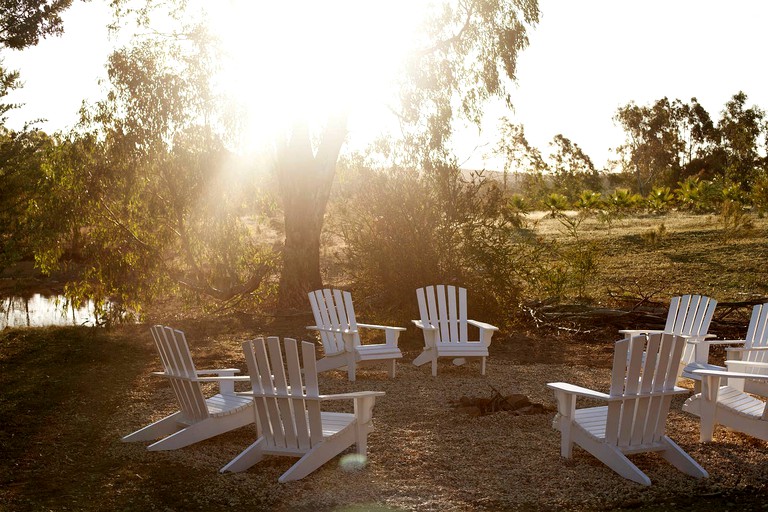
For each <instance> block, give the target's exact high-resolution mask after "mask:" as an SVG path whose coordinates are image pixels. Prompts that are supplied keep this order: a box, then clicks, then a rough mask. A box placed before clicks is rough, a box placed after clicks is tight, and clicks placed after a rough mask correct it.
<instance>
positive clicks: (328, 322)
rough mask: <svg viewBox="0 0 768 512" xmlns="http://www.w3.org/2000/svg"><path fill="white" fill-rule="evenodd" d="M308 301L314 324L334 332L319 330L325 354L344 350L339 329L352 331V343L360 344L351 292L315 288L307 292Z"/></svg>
mask: <svg viewBox="0 0 768 512" xmlns="http://www.w3.org/2000/svg"><path fill="white" fill-rule="evenodd" d="M309 303H310V304H311V305H312V314H313V315H314V316H315V325H317V326H318V327H320V328H322V329H332V330H334V331H336V332H328V331H327V330H325V331H324V330H320V340H321V341H322V343H323V350H324V351H325V355H327V356H328V355H333V354H338V353H339V352H344V338H343V336H342V334H341V331H345V330H349V331H352V332H354V335H353V343H354V345H355V346H358V345H360V335H359V334H358V333H357V319H356V318H355V308H354V307H353V306H352V294H351V293H349V292H346V291H345V292H343V291H341V290H335V289H333V290H331V289H327V288H326V289H324V290H315V291H313V292H309Z"/></svg>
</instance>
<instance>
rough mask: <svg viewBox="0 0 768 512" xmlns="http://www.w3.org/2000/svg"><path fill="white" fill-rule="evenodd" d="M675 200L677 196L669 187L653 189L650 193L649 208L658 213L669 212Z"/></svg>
mask: <svg viewBox="0 0 768 512" xmlns="http://www.w3.org/2000/svg"><path fill="white" fill-rule="evenodd" d="M674 199H675V195H674V194H673V193H672V190H671V189H670V188H669V187H653V190H651V191H650V192H649V193H648V198H647V202H648V208H650V209H651V211H653V212H657V213H661V212H666V211H669V209H670V208H671V207H672V202H673V201H674Z"/></svg>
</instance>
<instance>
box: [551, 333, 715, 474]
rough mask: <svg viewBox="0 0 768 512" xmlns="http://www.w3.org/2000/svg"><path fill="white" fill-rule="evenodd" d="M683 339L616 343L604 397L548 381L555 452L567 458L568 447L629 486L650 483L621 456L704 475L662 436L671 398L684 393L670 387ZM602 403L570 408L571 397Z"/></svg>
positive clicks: (666, 337) (639, 337)
mask: <svg viewBox="0 0 768 512" xmlns="http://www.w3.org/2000/svg"><path fill="white" fill-rule="evenodd" d="M684 345H685V339H684V338H683V337H681V336H674V335H671V334H658V333H656V334H651V335H648V336H645V335H637V336H633V337H631V338H627V339H624V340H621V341H618V342H616V348H615V352H614V356H613V373H612V375H611V388H610V392H609V393H608V394H606V393H600V392H597V391H593V390H591V389H587V388H583V387H580V386H575V385H573V384H566V383H564V382H554V383H549V384H547V387H549V388H551V389H553V390H554V391H555V397H556V398H557V411H558V414H557V416H555V420H554V422H553V425H552V426H553V427H554V428H556V429H558V430H560V435H561V445H560V452H561V454H562V456H563V457H566V458H571V456H572V450H573V443H576V444H578V445H579V446H581V447H582V448H584V449H585V450H586V451H588V452H589V453H591V454H592V455H594V456H595V457H597V458H598V459H600V461H602V462H603V463H604V464H606V465H607V466H608V467H610V468H611V469H613V470H614V471H615V472H617V473H618V474H620V475H621V476H623V477H624V478H628V479H630V480H632V481H634V482H637V483H640V484H643V485H650V484H651V480H650V479H649V478H648V476H646V475H645V474H644V473H643V472H642V471H640V469H639V468H638V467H637V466H635V465H634V464H633V463H632V462H631V461H630V460H629V459H628V458H627V455H629V454H633V453H640V452H660V453H661V455H662V456H663V457H664V458H665V459H666V460H668V461H669V462H670V463H671V464H672V465H674V466H675V467H676V468H678V469H679V470H681V471H683V472H684V473H687V474H689V475H692V476H694V477H697V478H705V477H707V476H708V475H707V472H706V471H705V470H704V469H703V468H702V467H701V466H700V465H699V464H698V463H697V462H696V461H694V460H693V459H692V458H691V457H690V456H689V455H688V454H687V453H685V452H684V451H683V450H682V448H680V447H679V446H678V445H677V444H676V443H675V442H674V441H672V440H671V439H670V438H669V437H667V436H666V435H665V434H664V429H665V426H666V422H667V414H668V412H669V406H670V403H671V401H672V397H673V396H674V395H677V394H682V393H688V390H686V389H682V388H678V387H675V379H676V376H677V368H678V363H679V361H680V357H681V355H682V353H683V347H684ZM579 396H581V397H587V398H592V399H596V400H601V401H604V402H607V404H608V405H607V406H602V407H589V408H582V409H576V397H579Z"/></svg>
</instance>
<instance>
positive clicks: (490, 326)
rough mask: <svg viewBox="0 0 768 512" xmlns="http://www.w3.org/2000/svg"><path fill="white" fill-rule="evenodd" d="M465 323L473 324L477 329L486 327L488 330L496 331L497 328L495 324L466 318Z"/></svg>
mask: <svg viewBox="0 0 768 512" xmlns="http://www.w3.org/2000/svg"><path fill="white" fill-rule="evenodd" d="M467 323H468V324H470V325H474V326H475V327H477V328H479V329H487V330H489V331H498V330H499V328H498V327H496V326H495V325H491V324H486V323H485V322H478V321H477V320H467Z"/></svg>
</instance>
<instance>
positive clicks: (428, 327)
mask: <svg viewBox="0 0 768 512" xmlns="http://www.w3.org/2000/svg"><path fill="white" fill-rule="evenodd" d="M411 322H413V325H415V326H416V327H418V328H419V329H423V330H425V331H436V330H437V327H435V326H434V325H424V324H423V323H422V321H421V320H411Z"/></svg>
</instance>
